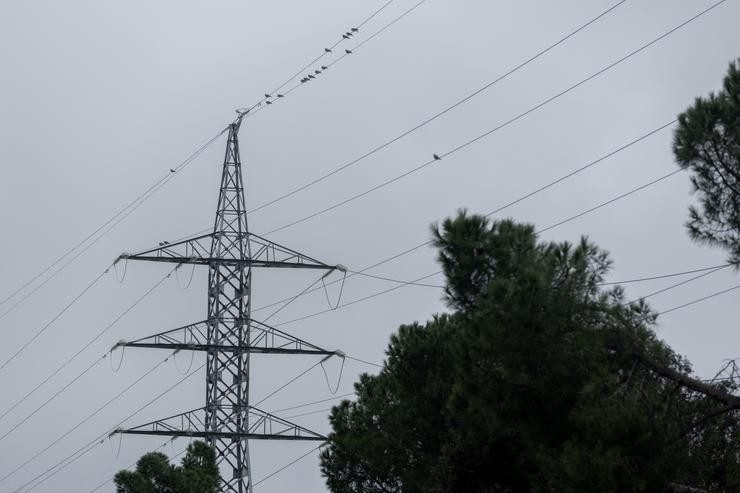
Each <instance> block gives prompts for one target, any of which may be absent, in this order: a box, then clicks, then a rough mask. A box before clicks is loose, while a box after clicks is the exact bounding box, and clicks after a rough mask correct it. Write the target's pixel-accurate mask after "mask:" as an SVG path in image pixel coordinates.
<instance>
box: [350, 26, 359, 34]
mask: <svg viewBox="0 0 740 493" xmlns="http://www.w3.org/2000/svg"><path fill="white" fill-rule="evenodd" d="M350 31H352V32H353V33H356V32H357V31H359V29H357V28H356V27H353V28H352V29H350Z"/></svg>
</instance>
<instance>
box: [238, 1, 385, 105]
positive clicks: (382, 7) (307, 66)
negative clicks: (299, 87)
mask: <svg viewBox="0 0 740 493" xmlns="http://www.w3.org/2000/svg"><path fill="white" fill-rule="evenodd" d="M394 1H395V0H388V1H387V2H386V3H385V4H384V5H383V6H381V7H380V8H379V9H377V10H375V11H374V12H373V13H372V14H370V15H369V16H368V17H366V18H365V19H364V20H363V21H362V22H360V23H359V24H357V25H356V26H355V27H354V29H357V30H358V31H359V29H360V28H362V27H363V26H364V25H365V24H367V23H368V22H370V21H371V20H372V19H373V18H374V17H375V16H377V15H378V14H380V13H381V12H382V11H383V10H385V9H386V8H387V7H388V6H390V4H392V3H393V2H394ZM348 39H349V38H348V37H346V36H344V35H343V36H341V37H340V38H339V41H336V42H335V43H334V44H332V45H330V46H329V48H328V49H329V50H333V49H334V48H336V47H337V46H339V45H340V44H342V43H343V42H345V41H347V40H348ZM329 53H331V51H327V49H324V50H322V51H321V54H320V55H319V56H317V57H316V58H314V59H313V60H311V61H310V62H308V63H307V64H306V65H304V66H303V67H301V68H300V69H299V70H298V71H297V72H296V73H295V74H293V75H291V76H290V77H288V78H287V79H286V80H285V81H284V82H283V83H282V84H280V85H279V86H277V87H276V88H275V89H273V90H272V91H270V92H269V93H267V94H266V96H265V97H264V98H262V99H260V100H259V101H258V102H256V103H254V104H253V105H252V106H250V107H249V108H248V110H247V111H252V110H254V109H255V108H257V107H259V106H260V105H261V104H262V103H264V102H265V101H267V100H268V99H270V98H271V97H272V95H273V94H275V95H277V93H278V91H280V89H282V88H283V87H285V86H287V85H288V84H289V83H290V82H291V81H293V80H294V79H295V78H296V77H298V76H299V75H301V74H302V73H304V71H306V70H307V69H309V68H310V67H313V66H314V64H315V63H316V62H318V61H319V60H321V59H322V58H324V57H325V56H326V55H328V54H329Z"/></svg>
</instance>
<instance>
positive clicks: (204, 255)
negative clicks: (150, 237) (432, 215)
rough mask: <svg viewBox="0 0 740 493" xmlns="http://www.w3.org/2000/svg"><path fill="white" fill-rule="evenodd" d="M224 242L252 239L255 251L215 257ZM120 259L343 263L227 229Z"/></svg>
mask: <svg viewBox="0 0 740 493" xmlns="http://www.w3.org/2000/svg"><path fill="white" fill-rule="evenodd" d="M217 241H218V242H222V243H224V244H223V248H224V251H225V252H228V251H230V250H231V249H233V248H235V247H236V246H238V243H245V242H246V243H249V245H250V248H251V250H252V254H251V255H249V256H248V257H240V256H233V257H220V258H219V257H212V256H211V255H212V253H211V245H212V244H213V243H214V242H217ZM118 260H148V261H151V262H170V263H176V264H195V265H211V264H212V263H219V264H221V265H231V266H237V267H272V268H301V269H322V270H327V269H328V270H334V269H337V268H340V266H331V265H327V264H325V263H323V262H319V261H318V260H315V259H313V258H311V257H309V256H307V255H304V254H302V253H299V252H296V251H294V250H291V249H290V248H287V247H284V246H282V245H279V244H277V243H275V242H273V241H270V240H268V239H265V238H263V237H261V236H258V235H256V234H253V233H249V232H246V233H243V234H241V235H228V234H225V233H223V232H220V231H218V232H214V233H208V234H204V235H201V236H196V237H194V238H190V239H187V240H182V241H178V242H176V243H169V242H167V243H165V242H163V243H162V244H161V245H160V246H158V247H157V248H152V249H150V250H145V251H143V252H138V253H123V254H121V255H120V256H119V257H118V259H117V260H116V261H118Z"/></svg>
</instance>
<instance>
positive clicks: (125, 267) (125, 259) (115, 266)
mask: <svg viewBox="0 0 740 493" xmlns="http://www.w3.org/2000/svg"><path fill="white" fill-rule="evenodd" d="M121 260H123V274H122V275H120V276H119V275H118V262H120V261H121ZM113 270H114V271H115V273H116V280H117V281H118V284H123V281H124V280H125V279H126V272H128V256H125V255H121V256H120V257H118V258H117V259H116V260H115V262H113Z"/></svg>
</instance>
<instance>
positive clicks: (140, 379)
mask: <svg viewBox="0 0 740 493" xmlns="http://www.w3.org/2000/svg"><path fill="white" fill-rule="evenodd" d="M169 359H170V356H167V357H166V358H165V359H163V360H162V361H160V362H159V363H157V364H156V365H154V366H153V367H152V368H150V369H149V370H147V371H146V372H145V373H143V374H142V375H141V376H140V377H139V378H137V379H136V380H134V381H133V383H131V384H130V385H128V386H127V387H126V388H125V389H123V390H122V391H120V392H119V393H117V394H116V395H115V396H113V397H112V398H111V399H109V400H108V401H106V402H105V404H103V405H102V406H100V407H99V408H98V409H96V410H95V411H93V412H92V413H90V414H89V415H88V416H87V417H86V418H85V419H83V420H82V421H80V422H79V423H77V424H76V425H75V426H73V427H72V428H70V429H69V430H68V431H67V432H66V433H64V434H63V435H62V436H60V437H59V438H57V439H56V440H54V441H53V442H51V443H50V444H49V445H47V446H46V447H45V448H44V449H42V450H41V451H40V452H37V453H36V454H35V455H34V456H33V457H31V458H30V459H28V460H26V461H25V462H24V463H23V464H21V465H20V466H18V467H16V468H15V469H13V470H12V471H11V472H9V473H8V474H6V475H5V476H3V477H2V478H0V483H2V482H3V481H5V480H6V479H8V478H9V477H10V476H12V475H13V474H15V473H16V472H18V471H20V470H21V469H23V468H24V467H25V466H26V465H28V464H29V463H31V462H32V461H33V460H34V459H36V458H37V457H39V456H40V455H41V454H43V453H44V452H46V451H47V450H49V449H50V448H51V447H53V446H54V445H56V444H57V443H59V442H60V441H62V440H63V439H64V438H66V437H68V436H69V435H71V434H72V433H73V432H74V431H76V430H77V429H78V428H80V427H81V426H82V425H84V424H85V423H87V422H88V421H90V420H91V419H92V418H94V417H95V416H97V415H98V414H100V413H101V412H102V411H103V410H104V409H105V408H107V407H108V406H110V405H111V404H112V403H114V402H115V401H116V400H118V399H119V398H120V397H121V396H122V395H123V394H125V393H126V392H128V391H129V390H131V389H132V388H133V387H134V386H136V385H138V384H139V383H140V382H141V381H142V380H144V379H145V378H146V377H148V376H149V375H151V374H152V373H153V372H154V371H155V370H156V369H158V368H159V367H160V366H162V365H164V364H165V363H166V362H167V361H169ZM34 413H35V411H34Z"/></svg>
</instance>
